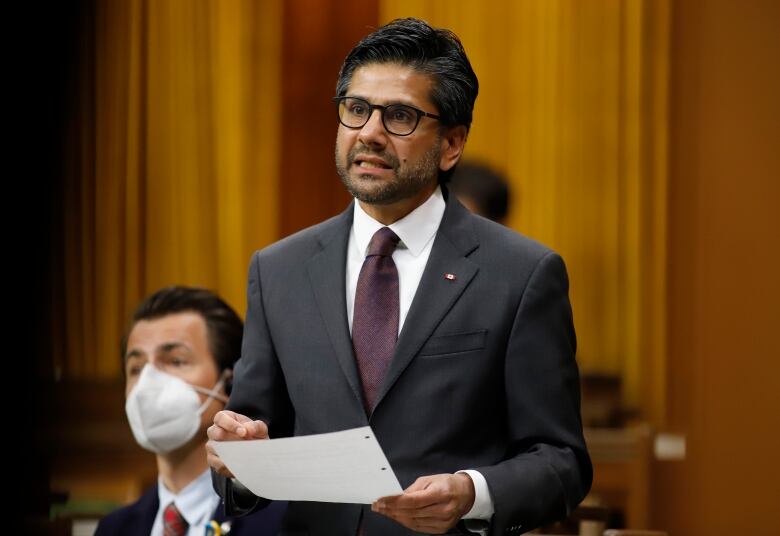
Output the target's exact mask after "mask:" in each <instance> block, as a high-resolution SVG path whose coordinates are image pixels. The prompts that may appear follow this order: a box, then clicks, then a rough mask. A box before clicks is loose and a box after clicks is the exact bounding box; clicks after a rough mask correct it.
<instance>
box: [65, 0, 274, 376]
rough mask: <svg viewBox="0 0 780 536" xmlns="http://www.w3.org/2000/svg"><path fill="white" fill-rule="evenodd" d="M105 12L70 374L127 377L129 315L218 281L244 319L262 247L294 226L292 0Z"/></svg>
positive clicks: (96, 13)
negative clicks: (288, 162)
mask: <svg viewBox="0 0 780 536" xmlns="http://www.w3.org/2000/svg"><path fill="white" fill-rule="evenodd" d="M93 8H94V9H93V12H92V15H93V17H87V18H86V19H85V21H84V23H83V26H84V32H83V33H82V43H81V49H82V54H81V58H80V67H79V73H78V77H79V88H78V93H79V97H78V104H77V105H76V106H75V110H74V111H73V113H72V118H73V124H72V125H71V130H70V133H71V135H72V139H71V140H70V142H69V149H70V150H69V157H68V162H67V165H66V169H65V172H64V175H65V180H64V183H65V187H64V197H63V203H64V221H63V222H62V229H61V232H62V238H63V243H64V244H65V248H64V259H63V260H64V265H63V269H62V270H63V271H62V275H61V284H62V286H61V288H59V289H58V290H57V293H58V294H59V298H58V299H55V303H59V307H60V309H61V311H60V312H61V315H57V316H58V320H57V322H59V323H60V325H59V326H55V333H59V334H60V337H59V338H60V339H61V341H62V345H61V347H60V348H59V351H58V352H57V354H56V355H55V356H54V360H55V367H56V370H57V371H58V372H59V374H60V375H62V376H65V377H68V378H107V377H116V376H117V375H118V374H119V369H120V359H119V355H118V353H119V352H118V348H119V346H118V345H119V340H120V337H121V331H122V329H123V327H124V322H125V320H126V318H127V316H128V315H129V313H130V312H131V311H132V309H133V307H134V306H135V305H136V304H137V303H138V301H139V300H140V299H141V298H142V297H143V296H144V295H146V294H148V293H149V292H152V291H154V290H156V289H158V288H160V287H162V286H164V285H170V284H186V285H198V286H203V287H207V288H210V289H213V290H215V291H217V292H218V293H219V294H220V295H222V296H223V297H224V298H225V299H226V300H227V301H228V302H229V303H231V305H233V306H234V307H235V308H236V309H237V310H238V311H239V312H240V313H242V314H243V311H244V309H245V292H246V267H247V266H248V263H249V257H250V255H251V253H252V252H253V251H254V250H255V249H257V248H259V247H262V246H264V245H266V244H268V243H270V242H272V241H273V240H275V239H276V238H277V231H278V229H277V227H278V223H277V222H278V215H277V208H276V207H277V197H278V195H277V187H278V181H277V174H278V171H277V168H278V161H277V159H278V156H277V155H278V154H279V147H278V145H279V139H278V136H277V134H276V133H277V132H278V130H279V128H278V123H279V117H278V110H279V109H280V106H279V102H280V94H279V72H280V61H281V58H280V56H281V34H280V28H281V18H282V4H281V0H267V1H264V2H254V1H252V0H226V1H220V2H216V1H213V2H191V1H189V0H166V1H165V2H155V1H152V0H126V1H122V2H111V1H100V0H98V1H96V2H95V4H94V6H93ZM55 298H56V296H55ZM60 316H61V318H60Z"/></svg>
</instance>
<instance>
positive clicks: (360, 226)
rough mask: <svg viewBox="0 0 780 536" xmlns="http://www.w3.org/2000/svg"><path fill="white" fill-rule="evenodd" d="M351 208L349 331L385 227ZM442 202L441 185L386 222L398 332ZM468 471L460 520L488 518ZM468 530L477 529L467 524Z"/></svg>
mask: <svg viewBox="0 0 780 536" xmlns="http://www.w3.org/2000/svg"><path fill="white" fill-rule="evenodd" d="M354 206H355V211H354V216H353V220H352V231H351V232H350V233H349V243H348V244H347V274H346V276H347V319H348V321H349V330H350V333H351V332H352V317H353V314H354V311H355V291H356V289H357V282H358V276H359V275H360V269H361V268H362V267H363V261H364V260H365V259H366V251H367V250H368V244H369V242H370V241H371V237H373V236H374V233H376V232H377V231H378V230H379V229H381V228H382V227H385V225H383V224H382V223H379V222H378V221H376V220H375V219H374V218H372V217H371V216H369V215H368V214H366V212H365V211H364V210H363V208H362V207H361V206H360V203H359V202H358V201H357V200H355V205H354ZM445 207H446V203H445V202H444V196H443V195H442V193H441V188H436V191H434V192H433V194H432V195H431V196H430V197H429V198H428V200H427V201H425V203H423V204H422V205H420V206H419V207H417V208H416V209H414V210H413V211H412V212H410V213H409V214H407V215H406V216H404V217H403V218H401V219H400V220H398V221H396V222H395V223H392V224H390V225H388V226H387V227H390V229H392V231H393V232H394V233H395V234H397V235H398V238H400V239H401V240H400V241H399V242H398V247H397V248H396V249H395V251H394V252H393V261H394V262H395V266H396V269H397V270H398V294H399V296H398V305H399V309H398V332H399V333H400V332H401V329H402V328H403V325H404V320H406V314H407V313H408V312H409V307H410V306H411V305H412V299H414V294H415V292H417V287H418V285H419V284H420V279H422V274H423V271H424V270H425V265H426V264H427V263H428V257H429V256H430V255H431V248H432V247H433V239H434V238H435V237H436V231H438V229H439V224H440V223H441V219H442V217H443V216H444V209H445ZM460 472H463V473H466V474H468V475H469V476H470V477H471V480H472V481H473V482H474V492H475V493H474V495H475V496H474V506H472V508H471V510H469V512H468V513H467V514H466V515H465V516H463V519H475V520H477V519H483V520H489V519H490V518H491V517H492V515H493V512H494V508H493V500H492V498H491V497H490V491H489V490H488V486H487V482H486V481H485V477H484V476H482V473H480V472H479V471H474V470H465V471H460ZM467 526H468V528H469V529H470V530H480V529H481V528H482V527H476V526H473V525H471V524H469V523H467Z"/></svg>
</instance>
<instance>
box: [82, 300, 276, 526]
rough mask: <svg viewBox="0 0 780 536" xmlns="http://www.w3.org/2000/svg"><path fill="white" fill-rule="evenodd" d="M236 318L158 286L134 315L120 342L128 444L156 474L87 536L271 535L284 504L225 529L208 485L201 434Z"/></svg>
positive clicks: (225, 373) (222, 391) (216, 401)
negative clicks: (149, 459) (152, 460)
mask: <svg viewBox="0 0 780 536" xmlns="http://www.w3.org/2000/svg"><path fill="white" fill-rule="evenodd" d="M242 331H243V325H242V322H241V318H239V316H238V315H237V314H236V313H235V311H233V309H231V308H230V306H229V305H228V304H227V303H225V302H224V301H223V300H222V299H221V298H219V296H217V295H215V294H213V293H212V292H209V291H208V290H205V289H199V288H191V287H166V288H163V289H160V290H158V291H157V292H155V293H154V294H152V295H150V296H149V297H147V298H146V299H145V300H144V301H143V302H142V303H141V304H140V305H139V306H138V307H137V308H136V310H135V312H134V313H133V317H132V319H131V320H130V323H129V324H128V328H127V331H126V333H125V337H124V338H123V340H122V362H123V364H124V370H125V380H126V383H125V395H126V397H127V402H126V405H125V408H126V411H127V417H128V420H129V422H130V427H131V428H132V430H133V435H134V437H135V439H136V441H138V443H139V444H140V445H141V446H142V447H144V448H145V449H148V450H151V451H152V452H154V453H155V455H156V458H157V470H158V474H159V478H158V482H157V485H155V486H153V487H151V488H150V489H149V490H148V491H147V492H146V493H144V495H143V496H142V497H141V498H140V499H139V500H138V501H136V502H134V503H133V504H130V505H128V506H125V507H124V508H120V509H119V510H115V511H114V512H111V513H110V514H108V515H107V516H106V517H104V518H103V519H101V520H100V523H99V525H98V527H97V531H96V532H95V534H96V535H97V536H102V535H109V536H184V535H185V534H186V535H188V536H196V535H197V536H203V535H204V534H207V531H209V532H208V533H211V534H220V533H226V532H229V533H230V534H232V535H234V536H241V535H246V534H251V535H253V536H273V535H275V534H276V533H277V532H278V530H279V522H280V520H281V514H282V512H283V511H284V508H285V503H282V502H274V503H272V504H271V505H270V506H269V507H268V508H266V509H265V510H263V511H261V512H258V513H256V514H252V515H250V516H245V517H241V518H238V519H236V520H230V519H228V518H227V517H226V516H225V512H224V507H223V506H222V504H221V503H220V501H219V497H218V496H217V494H216V493H214V489H213V488H212V486H211V477H210V473H209V470H208V464H207V463H206V428H207V427H208V426H209V424H210V423H211V422H212V421H213V419H214V415H215V414H216V412H217V410H219V409H220V408H221V407H222V405H223V404H224V403H225V401H226V400H227V398H226V395H228V394H229V393H230V373H231V371H232V368H233V364H234V363H235V361H236V359H237V358H238V356H239V353H240V349H241V337H242Z"/></svg>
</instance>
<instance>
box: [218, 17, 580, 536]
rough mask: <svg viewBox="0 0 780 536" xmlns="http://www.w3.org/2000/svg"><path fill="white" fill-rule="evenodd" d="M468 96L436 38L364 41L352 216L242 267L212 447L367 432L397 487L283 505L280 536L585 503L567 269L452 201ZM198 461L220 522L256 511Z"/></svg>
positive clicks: (349, 62)
mask: <svg viewBox="0 0 780 536" xmlns="http://www.w3.org/2000/svg"><path fill="white" fill-rule="evenodd" d="M477 90H478V82H477V78H476V75H475V74H474V72H473V70H472V69H471V66H470V64H469V61H468V59H467V57H466V54H465V51H464V50H463V48H462V46H461V44H460V41H459V40H458V38H457V37H456V36H455V35H454V34H453V33H451V32H450V31H448V30H443V29H434V28H431V27H430V26H428V25H427V24H426V23H424V22H422V21H419V20H415V19H403V20H396V21H394V22H391V23H390V24H388V25H386V26H383V27H382V28H380V29H378V30H377V31H375V32H374V33H372V34H370V35H368V36H367V37H365V38H364V39H363V40H362V41H361V42H360V43H359V44H358V45H357V46H356V47H355V48H354V49H353V50H352V51H351V52H350V53H349V55H348V56H347V58H346V60H345V61H344V64H343V66H342V68H341V72H340V74H339V80H338V84H337V88H336V95H337V97H336V99H335V100H336V105H337V108H338V112H339V121H340V125H339V127H338V133H337V136H336V168H337V170H338V173H339V175H340V176H341V180H342V182H343V183H344V185H345V186H346V188H347V189H348V190H349V192H350V193H351V194H352V195H353V196H354V197H355V199H356V200H357V202H354V203H352V204H351V205H350V207H349V208H348V209H347V210H346V211H345V212H344V213H342V214H341V215H340V216H336V217H334V218H332V219H330V220H327V221H325V222H323V223H321V224H319V225H316V226H314V227H312V228H309V229H306V230H304V231H302V232H299V233H297V234H295V235H293V236H290V237H288V238H286V239H284V240H282V241H280V242H278V243H276V244H274V245H272V246H270V247H268V248H266V249H264V250H262V251H259V252H257V253H256V254H255V255H254V258H253V259H252V262H251V266H250V268H249V288H248V311H247V317H246V330H245V332H244V340H243V344H242V356H241V359H240V360H239V362H238V363H237V365H236V370H235V379H234V387H233V389H234V390H233V395H232V396H231V398H230V403H229V404H228V406H227V409H226V410H224V411H221V412H219V413H218V414H217V415H216V416H215V419H214V425H213V426H211V427H210V428H209V430H208V434H209V438H210V439H211V440H217V441H219V440H240V439H253V438H266V437H271V438H274V437H283V436H289V435H307V434H318V433H323V432H333V431H337V430H343V429H348V428H353V427H359V426H365V425H366V424H370V425H371V427H372V428H373V430H374V432H375V434H376V437H377V439H378V440H379V443H380V444H381V445H382V448H383V449H384V452H385V453H386V454H387V457H388V459H389V461H390V463H391V464H392V466H393V468H394V469H395V471H396V473H397V475H398V478H399V480H400V482H401V485H402V486H403V487H405V488H406V489H405V491H404V493H403V495H400V496H398V497H385V498H382V499H380V500H378V501H377V502H375V503H374V504H373V505H371V507H370V508H369V507H368V506H362V505H356V504H330V503H315V502H294V503H291V504H290V506H289V509H288V511H287V514H286V516H285V519H284V520H283V527H285V529H286V530H287V531H288V533H290V534H312V535H323V536H324V535H328V536H337V535H344V536H355V534H357V533H358V530H359V531H360V533H361V534H364V535H366V536H374V535H396V534H397V535H401V534H415V533H417V532H423V533H444V532H447V531H448V530H454V531H461V532H463V533H466V531H467V530H471V531H476V532H482V533H483V534H484V533H490V534H519V533H520V532H524V531H527V530H530V529H532V528H534V527H535V526H538V525H539V524H541V523H543V522H545V521H548V520H551V519H554V518H560V517H564V516H566V514H567V513H568V512H570V511H571V510H572V509H573V508H574V507H575V506H576V505H577V504H578V503H579V501H581V500H582V498H583V497H584V496H585V494H586V493H587V492H588V490H589V487H590V483H591V477H592V469H591V464H590V460H589V457H588V454H587V451H586V449H585V444H584V441H583V436H582V426H581V421H580V414H579V387H578V381H579V380H578V371H577V365H576V363H575V359H574V352H575V337H574V329H573V326H572V316H571V308H570V305H569V300H568V296H567V294H568V282H567V275H566V269H565V267H564V264H563V261H562V260H561V258H560V257H559V256H558V255H557V254H556V253H554V252H552V251H550V250H549V249H547V248H546V247H544V246H542V245H541V244H538V243H536V242H534V241H532V240H529V239H528V238H525V237H523V236H521V235H519V234H517V233H515V232H513V231H510V230H509V229H507V228H505V227H502V226H500V225H497V224H495V223H493V222H491V221H488V220H486V219H484V218H481V217H478V216H475V215H472V214H471V213H469V212H468V211H467V210H466V209H465V208H463V206H462V205H461V204H460V203H458V202H457V201H456V200H455V198H454V196H451V195H448V193H447V190H446V186H445V183H446V181H447V179H448V177H449V176H450V174H451V173H452V171H453V168H454V167H455V165H456V164H457V163H458V160H459V159H460V157H461V154H462V152H463V148H464V144H465V142H466V136H467V134H468V130H469V126H470V124H471V114H472V108H473V105H474V100H475V99H476V96H477ZM507 104H508V105H509V104H510V103H507ZM302 150H303V151H304V153H305V148H302ZM384 227H389V229H390V230H391V231H393V232H392V233H390V232H389V231H388V230H387V229H383V228H384ZM375 232H377V235H376V236H375V235H374V233H375ZM396 235H397V238H396ZM388 237H389V238H388ZM388 243H389V244H390V245H389V246H388ZM396 243H397V245H396V247H395V249H393V245H394V244H396ZM367 252H368V256H366V255H367ZM388 252H390V253H388ZM364 257H365V258H364ZM379 265H381V266H382V268H381V269H380V268H377V267H378V266H379ZM383 270H385V271H383ZM380 272H381V273H382V274H384V275H381V276H377V273H380ZM396 273H397V277H396V275H395V274H396ZM388 274H389V275H388ZM367 281H368V283H366V282H367ZM388 289H395V290H394V291H392V292H391V291H389V290H388ZM377 305H379V308H380V309H381V308H385V309H386V311H387V314H386V315H384V318H383V317H382V314H381V311H380V312H379V313H377V307H376V306H377ZM366 319H368V320H366ZM388 326H389V327H388ZM392 331H394V333H393V335H392V341H391V342H390V343H388V337H387V333H388V332H392ZM396 336H397V341H396V340H395V339H396ZM372 337H373V338H374V339H375V341H374V342H373V343H369V344H368V345H366V340H367V339H368V340H371V338H372ZM388 345H389V346H390V351H389V354H388V353H387V347H388ZM367 346H368V350H367ZM372 352H373V353H372ZM377 371H379V379H377ZM207 448H208V451H209V463H210V465H211V466H212V468H213V469H214V470H215V473H216V476H215V487H216V488H217V490H218V492H219V494H220V495H221V496H222V497H223V498H224V501H225V505H226V509H227V511H228V512H242V511H252V510H253V509H255V508H258V507H261V506H263V504H265V500H264V499H261V498H258V497H255V496H254V495H252V494H251V493H249V492H248V490H246V488H244V487H243V486H241V485H240V483H238V482H237V481H236V480H235V479H234V478H233V475H232V474H231V473H230V472H229V471H228V470H227V468H226V467H225V466H224V464H223V463H222V461H221V460H220V459H219V457H218V456H217V455H216V451H215V450H214V449H213V446H212V445H211V441H210V442H209V444H208V446H207ZM460 471H469V472H460Z"/></svg>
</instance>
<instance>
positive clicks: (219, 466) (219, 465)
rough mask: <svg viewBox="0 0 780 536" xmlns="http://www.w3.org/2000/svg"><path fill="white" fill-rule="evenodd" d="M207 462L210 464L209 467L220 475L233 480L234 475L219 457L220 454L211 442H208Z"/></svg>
mask: <svg viewBox="0 0 780 536" xmlns="http://www.w3.org/2000/svg"><path fill="white" fill-rule="evenodd" d="M206 462H207V463H208V464H209V467H211V468H212V469H214V471H216V472H217V473H218V474H220V475H222V476H226V477H228V478H233V473H232V472H231V471H230V470H229V469H228V468H227V466H226V465H225V464H224V462H223V461H222V458H220V457H219V454H217V451H216V450H215V449H214V446H213V445H212V442H211V441H207V442H206Z"/></svg>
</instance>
